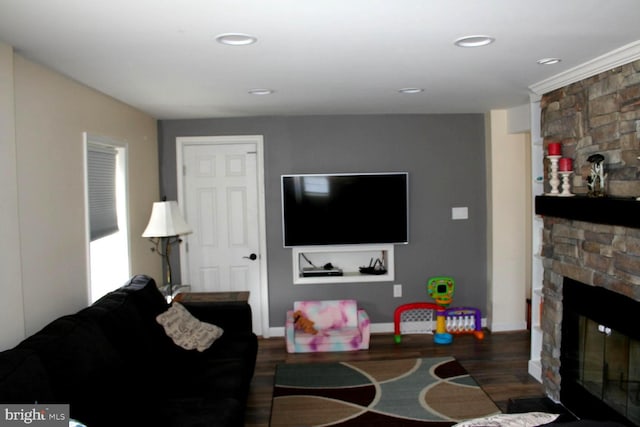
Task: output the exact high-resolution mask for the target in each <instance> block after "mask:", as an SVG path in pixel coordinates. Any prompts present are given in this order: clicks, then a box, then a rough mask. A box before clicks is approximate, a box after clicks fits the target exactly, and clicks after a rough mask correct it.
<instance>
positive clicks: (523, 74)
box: [0, 0, 640, 119]
mask: <svg viewBox="0 0 640 427" xmlns="http://www.w3.org/2000/svg"><path fill="white" fill-rule="evenodd" d="M229 32H242V33H248V34H251V35H253V36H255V37H257V38H258V42H257V43H255V44H253V45H250V46H225V45H221V44H219V43H217V42H216V41H215V37H216V36H217V35H219V34H221V33H229ZM477 34H483V35H490V36H492V37H495V39H496V41H495V43H493V44H491V45H489V46H485V47H481V48H474V49H469V48H459V47H456V46H454V44H453V42H454V40H456V39H457V38H459V37H462V36H466V35H477ZM637 40H640V1H639V0H531V1H528V0H527V1H525V0H482V1H481V0H455V1H454V0H0V41H2V42H4V43H7V44H9V45H11V46H13V47H14V48H15V50H16V52H17V53H19V54H20V55H23V56H25V57H26V58H29V59H31V60H33V61H35V62H38V63H41V64H44V65H46V66H47V67H49V68H52V69H54V70H57V71H59V72H60V73H62V74H65V75H67V76H69V77H71V78H73V79H76V80H78V81H80V82H82V83H84V84H86V85H88V86H91V87H93V88H95V89H98V90H100V91H102V92H104V93H106V94H109V95H111V96H113V97H115V98H117V99H119V100H122V101H124V102H126V103H128V104H130V105H133V106H135V107H137V108H139V109H141V110H143V111H146V112H148V113H149V114H151V115H152V116H154V117H156V118H158V119H171V118H202V117H238V116H259V115H297V114H380V113H382V114H385V113H481V112H486V111H488V110H490V109H495V108H510V107H514V106H518V105H522V104H525V103H527V102H528V101H529V93H530V91H529V89H528V87H529V86H531V85H532V84H535V83H537V82H540V81H542V80H545V79H547V78H549V77H551V76H554V75H557V74H558V73H561V72H563V71H565V70H568V69H571V68H574V67H576V66H578V65H580V64H583V63H585V62H587V61H589V60H591V59H593V58H595V57H598V56H600V55H603V54H605V53H607V52H610V51H612V50H614V49H616V48H619V47H621V46H624V45H627V44H629V43H632V42H635V41H637ZM545 57H558V58H561V59H562V62H560V63H559V64H556V65H552V66H543V65H538V64H537V63H536V61H537V60H538V59H541V58H545ZM404 87H419V88H424V92H422V93H419V94H415V95H405V94H400V93H398V91H397V90H398V89H400V88H404ZM252 88H270V89H273V90H274V91H275V93H273V94H272V95H268V96H255V95H249V94H248V93H247V91H248V90H249V89H252Z"/></svg>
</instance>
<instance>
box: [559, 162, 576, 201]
mask: <svg viewBox="0 0 640 427" xmlns="http://www.w3.org/2000/svg"><path fill="white" fill-rule="evenodd" d="M558 168H559V169H560V175H561V176H562V193H560V194H558V195H559V196H561V197H572V196H575V194H572V193H571V184H569V176H570V175H571V174H572V173H573V160H571V159H569V158H567V157H562V158H561V159H560V160H559V161H558Z"/></svg>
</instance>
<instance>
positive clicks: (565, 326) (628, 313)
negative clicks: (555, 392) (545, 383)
mask: <svg viewBox="0 0 640 427" xmlns="http://www.w3.org/2000/svg"><path fill="white" fill-rule="evenodd" d="M562 296H563V310H562V317H563V319H562V344H561V354H560V363H561V366H560V375H561V389H560V400H561V401H562V403H563V405H564V406H565V407H567V409H569V410H570V411H572V412H573V413H575V414H576V415H577V416H578V417H580V418H589V419H594V420H612V421H617V422H620V423H623V424H626V425H630V426H634V425H640V303H639V302H637V301H634V300H633V299H631V298H629V297H627V296H624V295H621V294H619V293H616V292H612V291H610V290H607V289H606V288H603V287H595V286H590V285H586V284H584V283H580V282H578V281H575V280H573V279H570V278H567V277H565V278H564V281H563V288H562Z"/></svg>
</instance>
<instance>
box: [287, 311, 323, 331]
mask: <svg viewBox="0 0 640 427" xmlns="http://www.w3.org/2000/svg"><path fill="white" fill-rule="evenodd" d="M313 323H314V322H313V321H311V320H309V319H307V318H306V317H305V315H304V314H303V313H302V312H301V311H300V310H298V311H296V312H294V313H293V324H294V325H295V328H296V329H299V330H301V331H303V332H305V333H307V334H313V335H315V334H317V333H318V331H317V330H316V328H314V327H313Z"/></svg>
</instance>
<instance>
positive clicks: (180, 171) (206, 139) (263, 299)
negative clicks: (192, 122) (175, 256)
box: [176, 135, 269, 338]
mask: <svg viewBox="0 0 640 427" xmlns="http://www.w3.org/2000/svg"><path fill="white" fill-rule="evenodd" d="M246 143H253V144H255V145H256V166H257V171H256V178H257V182H256V185H257V197H258V200H257V202H258V245H259V248H258V250H259V256H258V259H257V262H258V266H259V276H260V283H259V287H260V299H259V300H260V305H261V307H260V311H261V323H262V324H261V325H260V329H261V331H262V336H263V337H264V338H269V284H268V275H267V232H266V224H267V221H266V208H265V177H264V137H263V136H262V135H229V136H179V137H176V178H177V184H178V205H179V206H180V209H181V210H182V214H183V215H184V214H185V212H184V204H183V203H181V202H182V200H184V197H185V189H184V149H185V147H186V146H188V145H211V146H215V145H229V144H246ZM187 257H188V255H187V250H186V247H185V245H180V274H182V272H184V271H187V270H185V269H188V268H189V266H188V264H187ZM181 282H182V281H181ZM182 283H184V282H182Z"/></svg>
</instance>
